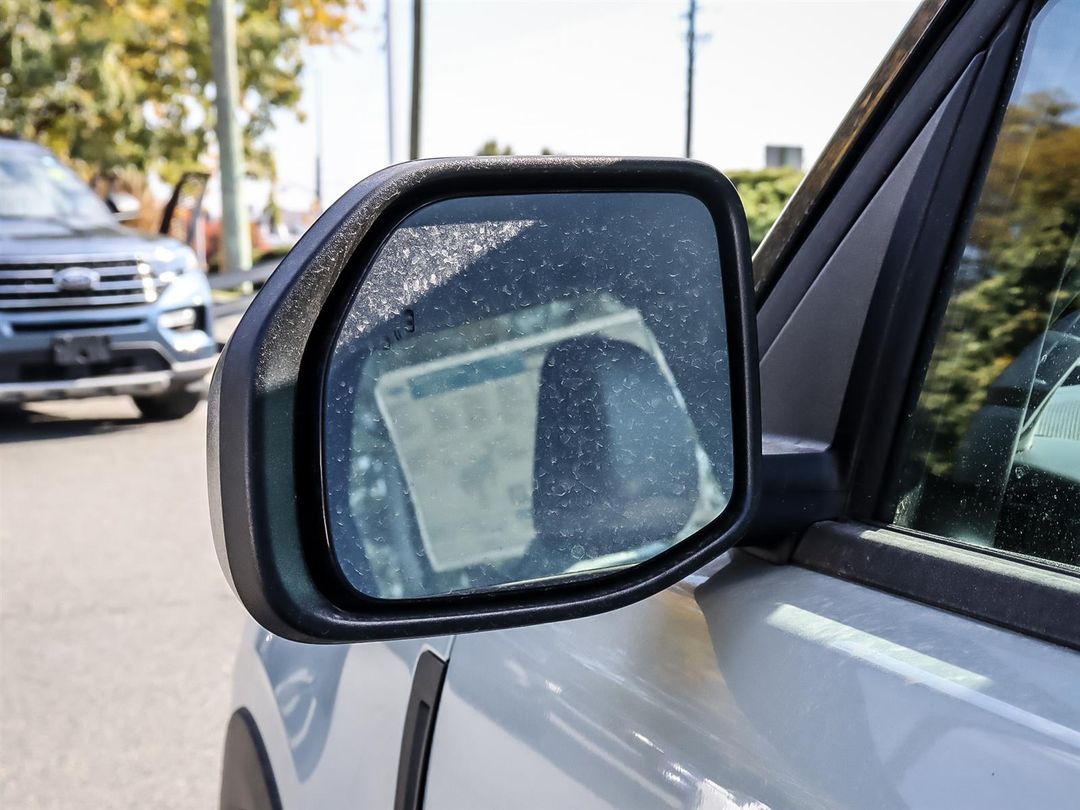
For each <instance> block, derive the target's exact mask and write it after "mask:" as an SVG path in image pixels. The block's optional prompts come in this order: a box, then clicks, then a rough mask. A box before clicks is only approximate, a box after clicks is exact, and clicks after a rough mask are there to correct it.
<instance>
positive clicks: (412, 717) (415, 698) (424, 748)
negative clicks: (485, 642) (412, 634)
mask: <svg viewBox="0 0 1080 810" xmlns="http://www.w3.org/2000/svg"><path fill="white" fill-rule="evenodd" d="M444 680H446V661H444V660H443V659H442V658H439V656H437V655H435V653H433V652H431V651H430V650H425V651H424V652H422V653H421V654H420V657H419V658H417V659H416V670H415V672H414V674H413V685H412V692H411V693H410V694H409V706H408V708H407V709H406V711H405V728H404V729H403V730H402V732H401V756H400V757H399V759H398V780H397V793H396V795H395V797H394V810H420V808H421V807H423V806H424V787H425V783H426V782H427V766H428V757H429V756H430V754H431V739H432V737H433V736H434V734H435V715H436V713H437V712H438V710H439V697H440V696H441V695H442V686H443V681H444Z"/></svg>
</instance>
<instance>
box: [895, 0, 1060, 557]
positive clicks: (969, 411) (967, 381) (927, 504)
mask: <svg viewBox="0 0 1080 810" xmlns="http://www.w3.org/2000/svg"><path fill="white" fill-rule="evenodd" d="M1077 31H1080V0H1050V2H1047V3H1045V4H1044V5H1043V6H1042V7H1041V8H1040V10H1039V11H1038V13H1037V14H1036V15H1035V17H1034V18H1033V20H1032V24H1031V28H1030V31H1029V33H1028V37H1027V44H1026V47H1025V49H1024V54H1023V58H1022V60H1021V63H1020V69H1019V73H1018V75H1017V79H1016V83H1015V85H1014V88H1013V91H1012V93H1011V96H1010V99H1009V102H1008V106H1007V108H1006V111H1005V114H1004V119H1003V122H1002V125H1001V130H1000V133H999V135H998V139H997V143H996V145H995V147H994V152H993V156H992V158H991V162H990V166H989V169H988V173H987V176H986V181H985V185H984V186H983V188H982V191H981V193H980V197H979V200H978V202H977V205H976V209H975V215H974V218H973V220H972V224H971V228H970V231H969V233H968V235H967V241H966V244H965V247H964V250H963V253H962V257H961V259H960V262H959V264H958V266H957V267H956V268H955V269H954V272H953V274H952V277H951V289H948V290H947V294H948V301H947V304H946V305H945V310H944V314H943V316H942V317H941V320H940V324H939V325H938V327H937V332H936V336H935V338H934V344H933V348H932V351H931V352H930V356H929V361H928V364H927V366H926V370H925V376H924V378H923V384H922V387H921V391H920V393H919V396H918V399H917V402H916V405H915V407H914V410H913V411H911V412H910V413H909V414H908V417H907V421H906V424H905V425H904V428H903V430H902V432H901V438H900V445H899V451H898V453H897V464H896V467H895V468H894V473H893V475H892V480H891V481H890V487H889V490H888V493H887V498H886V500H885V507H884V511H885V514H884V515H883V517H884V518H885V520H887V521H888V522H891V523H893V524H895V525H898V526H901V527H904V528H908V529H913V530H916V531H920V532H925V533H929V534H934V535H939V536H943V537H948V538H951V539H954V540H958V541H961V542H966V543H972V544H977V545H982V546H990V547H995V548H999V549H1004V550H1008V551H1013V552H1018V553H1022V554H1027V555H1031V556H1034V557H1038V558H1041V559H1044V560H1051V561H1055V562H1058V563H1066V564H1070V565H1076V566H1080V234H1078V231H1080V39H1078V38H1077V37H1076V32H1077Z"/></svg>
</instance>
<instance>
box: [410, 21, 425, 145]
mask: <svg viewBox="0 0 1080 810" xmlns="http://www.w3.org/2000/svg"><path fill="white" fill-rule="evenodd" d="M423 33H424V3H423V0H413V51H412V109H411V110H410V115H409V160H416V159H417V158H418V157H420V80H421V78H422V75H423V72H424V71H423V60H422V54H423V42H424V37H423Z"/></svg>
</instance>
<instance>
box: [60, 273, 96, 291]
mask: <svg viewBox="0 0 1080 810" xmlns="http://www.w3.org/2000/svg"><path fill="white" fill-rule="evenodd" d="M99 281H101V274H100V273H98V272H97V271H96V270H91V269H90V268H89V267H65V268H64V269H63V270H57V271H56V273H55V274H53V284H55V285H56V289H58V290H65V291H70V292H85V291H87V290H93V289H95V288H96V287H97V285H98V282H99Z"/></svg>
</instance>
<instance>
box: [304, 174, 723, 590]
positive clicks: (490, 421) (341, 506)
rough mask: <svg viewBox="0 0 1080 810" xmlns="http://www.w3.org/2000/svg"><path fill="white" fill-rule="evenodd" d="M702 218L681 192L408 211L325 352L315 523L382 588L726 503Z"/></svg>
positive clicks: (472, 582)
mask: <svg viewBox="0 0 1080 810" xmlns="http://www.w3.org/2000/svg"><path fill="white" fill-rule="evenodd" d="M723 304H724V302H723V289H722V285H721V267H720V252H719V248H718V244H717V236H716V229H715V225H714V223H713V220H712V217H711V215H710V213H709V211H708V209H707V208H706V207H705V205H704V204H702V203H701V202H700V201H699V200H698V199H696V198H695V197H692V196H689V195H685V194H677V193H643V192H633V193H629V192H627V193H560V194H523V195H516V196H483V197H464V198H458V199H450V200H445V201H442V202H438V203H435V204H432V205H429V206H427V207H425V208H422V209H420V210H419V211H417V212H415V213H413V214H412V215H410V216H409V217H408V218H406V219H405V220H404V221H403V222H402V223H401V224H400V225H399V226H398V227H397V228H396V229H395V230H394V231H393V232H392V233H391V234H390V236H389V237H388V238H387V239H386V241H385V243H384V244H383V246H382V247H381V249H380V251H379V252H378V253H377V255H376V256H375V258H374V260H373V261H372V262H371V264H370V266H369V267H368V268H367V271H366V273H365V274H364V275H363V280H362V282H361V284H360V285H359V287H358V289H357V290H356V291H355V293H354V294H353V297H352V300H351V301H350V302H349V304H348V307H347V309H346V311H345V314H344V317H343V318H342V320H341V324H340V327H339V329H338V333H337V336H336V338H335V342H334V345H333V348H332V351H331V355H330V358H329V365H328V368H327V372H326V376H325V383H324V384H325V386H326V388H325V391H324V398H323V399H324V413H323V469H324V474H325V477H326V480H325V482H324V483H325V491H326V499H325V500H326V508H327V512H328V514H327V525H328V526H329V530H330V535H331V540H332V545H333V551H334V554H335V555H336V557H337V560H338V563H339V566H340V568H341V571H342V572H343V574H344V576H345V577H346V578H347V579H348V581H349V582H350V584H351V585H352V586H353V587H354V588H356V589H357V590H358V591H360V592H361V593H364V594H367V595H370V596H375V597H380V598H384V599H401V598H417V597H427V596H438V595H443V594H449V593H456V592H461V591H475V590H485V589H494V588H502V587H506V586H509V585H517V584H522V583H533V582H540V581H549V580H551V579H552V578H560V577H580V576H589V575H592V574H593V573H595V572H598V571H608V570H611V569H614V568H618V567H621V566H627V565H632V564H634V563H638V562H641V561H643V560H646V559H648V558H650V557H653V556H654V555H656V554H659V553H660V552H662V551H664V550H665V549H667V548H669V547H671V546H672V545H674V544H675V543H677V542H679V541H680V540H682V539H685V538H687V537H689V536H690V535H691V534H693V533H694V532H696V531H697V530H698V529H700V528H701V527H703V526H705V525H706V524H707V523H709V522H710V521H712V520H713V519H715V518H716V517H717V516H718V515H720V514H721V513H722V512H723V511H724V509H725V507H726V506H727V503H728V501H729V499H730V494H731V491H732V485H733V472H732V468H733V455H734V454H733V448H732V414H731V407H730V390H731V377H730V371H729V365H728V343H727V334H726V330H725V323H724V306H723Z"/></svg>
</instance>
